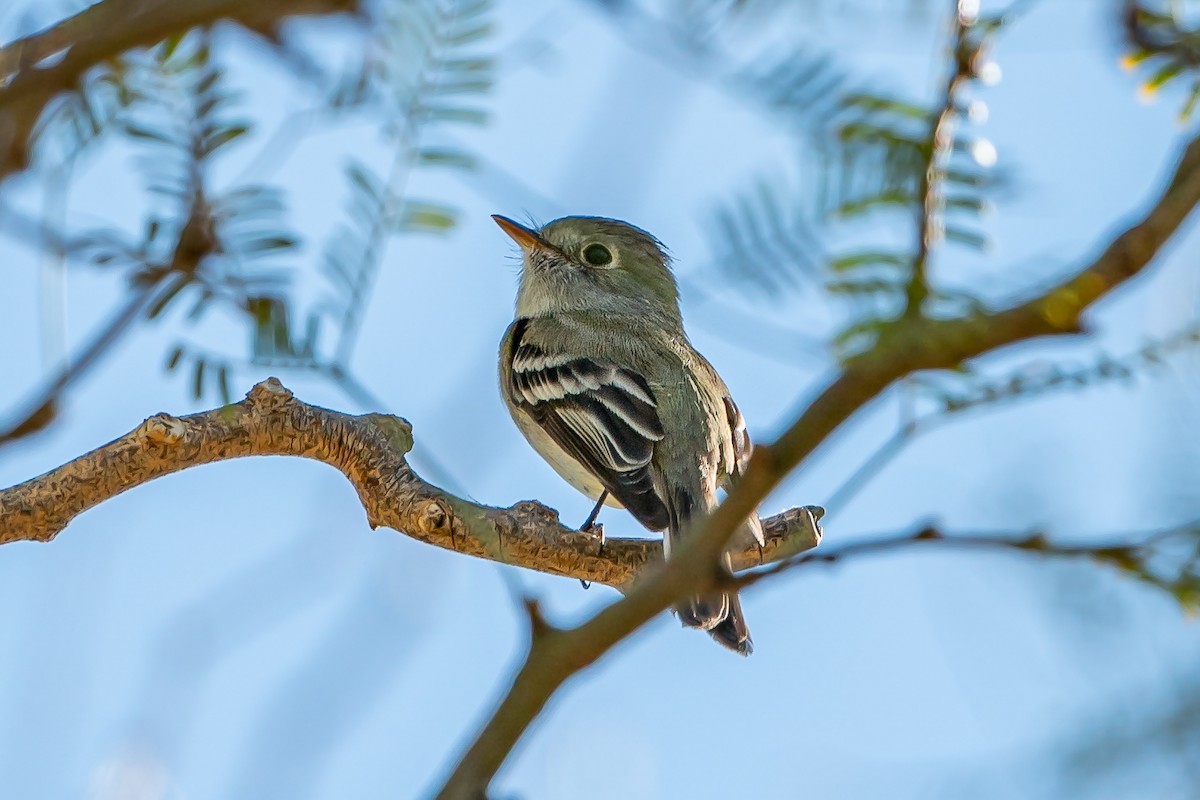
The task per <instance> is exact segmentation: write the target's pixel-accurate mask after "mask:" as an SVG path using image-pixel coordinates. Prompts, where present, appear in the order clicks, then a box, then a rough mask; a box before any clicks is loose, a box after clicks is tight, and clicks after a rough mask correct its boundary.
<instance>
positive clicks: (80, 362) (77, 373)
mask: <svg viewBox="0 0 1200 800" xmlns="http://www.w3.org/2000/svg"><path fill="white" fill-rule="evenodd" d="M160 285H161V284H155V285H153V286H150V287H147V288H145V289H142V290H139V291H137V292H135V293H134V295H133V296H132V297H130V298H129V299H128V300H126V301H125V304H124V305H123V306H121V308H120V310H118V311H117V313H116V314H114V315H113V317H112V319H111V320H109V322H108V324H106V325H105V326H104V327H102V328H101V329H100V331H99V332H98V333H97V334H96V335H95V336H94V337H92V340H91V341H90V342H89V343H88V344H87V345H86V346H85V347H84V348H83V350H82V351H80V353H79V355H78V356H77V357H76V358H74V359H72V360H71V361H70V363H68V364H67V366H66V368H65V369H63V370H62V371H61V372H59V373H58V374H57V375H55V376H54V377H53V378H52V379H50V380H49V381H47V382H46V384H45V385H44V386H42V387H41V388H40V389H38V390H37V391H35V392H34V393H33V397H32V398H31V399H30V400H27V401H26V402H24V403H22V404H21V406H20V407H19V408H18V410H16V411H15V412H14V413H13V414H12V415H10V419H13V420H14V421H13V422H11V423H8V424H7V425H6V426H5V427H4V428H2V429H0V447H3V446H4V445H7V444H12V443H13V442H15V441H17V440H18V439H23V438H24V437H26V436H29V435H30V434H33V433H37V432H38V431H40V430H42V429H43V428H45V427H46V426H47V425H49V424H50V423H51V422H53V421H54V418H55V417H56V416H57V413H58V408H57V407H58V401H59V398H60V397H61V396H62V394H63V393H64V392H66V391H67V390H68V389H69V388H71V386H73V385H74V384H75V382H76V381H78V380H79V379H80V378H82V377H83V376H84V375H86V374H87V373H88V371H89V370H91V368H92V367H94V366H95V365H96V363H97V362H99V360H100V359H101V358H102V357H103V356H104V354H105V353H107V352H108V351H109V350H110V349H111V348H112V347H113V346H114V345H115V344H116V343H117V342H118V341H119V340H120V339H121V337H122V336H124V335H125V333H126V332H127V331H128V330H129V328H130V326H132V325H133V323H134V322H136V321H137V320H138V318H139V317H141V315H142V312H143V311H144V309H145V308H147V307H148V306H149V305H150V300H151V298H152V297H153V296H154V295H155V294H156V293H157V290H158V288H159V286H160Z"/></svg>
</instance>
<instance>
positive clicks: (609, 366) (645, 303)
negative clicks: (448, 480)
mask: <svg viewBox="0 0 1200 800" xmlns="http://www.w3.org/2000/svg"><path fill="white" fill-rule="evenodd" d="M492 218H493V219H494V220H496V223H497V224H498V225H499V226H500V227H501V228H502V229H503V230H504V232H505V233H507V234H508V235H509V236H511V237H512V239H513V240H514V241H515V242H516V243H517V244H518V245H519V246H520V247H521V250H522V251H523V253H524V263H523V264H522V269H521V283H520V288H519V289H518V290H517V313H516V319H515V320H514V321H513V323H512V325H510V326H509V327H508V330H507V331H506V332H505V334H504V340H503V341H502V342H501V345H500V387H501V392H502V393H503V395H504V402H505V404H506V405H507V406H508V410H509V412H510V413H511V414H512V417H513V419H514V420H515V421H516V423H517V427H518V428H520V429H521V433H523V434H525V438H526V439H528V440H529V443H530V444H531V445H533V448H534V449H535V450H537V451H538V453H539V454H540V455H541V456H542V458H544V459H546V461H548V462H549V463H550V465H551V466H552V467H554V469H555V471H557V472H558V474H559V475H561V476H562V477H563V478H564V479H566V481H567V482H568V483H570V484H571V485H572V486H574V487H575V488H576V489H578V490H579V491H581V492H583V493H584V494H585V495H587V496H588V497H590V498H592V499H593V500H597V501H598V502H597V504H596V508H595V509H594V510H593V512H592V515H591V517H589V519H588V522H587V523H585V525H584V529H587V528H589V527H590V526H591V523H592V521H593V520H594V519H595V515H596V514H597V513H599V510H600V506H601V505H602V504H604V503H606V502H607V504H608V505H611V506H616V507H618V508H619V507H624V508H626V509H628V510H629V512H630V513H631V514H633V516H634V517H636V518H637V519H638V521H639V522H641V523H642V524H643V525H645V526H646V527H647V528H649V529H650V530H654V531H661V530H663V529H666V531H667V535H666V537H665V538H664V540H663V549H664V551H665V552H666V555H667V557H668V558H670V554H671V547H672V544H673V543H674V542H676V541H677V540H678V539H679V537H680V535H681V534H682V533H684V532H685V531H686V529H687V527H688V524H689V522H691V521H692V520H695V519H697V518H701V517H703V516H704V515H706V514H708V513H709V512H711V511H712V510H713V509H714V508H716V506H717V490H718V488H727V487H728V486H729V485H730V483H731V482H732V481H734V480H736V479H737V477H738V476H739V475H740V474H741V473H742V471H743V470H744V469H745V466H746V462H747V461H748V460H749V458H750V450H751V444H750V437H749V436H748V435H747V434H746V423H745V420H744V419H743V418H742V414H741V412H739V411H738V408H737V406H736V405H734V403H733V400H732V399H731V398H730V397H729V390H728V389H727V388H726V387H725V383H724V381H722V380H721V377H720V376H719V375H717V373H716V370H714V369H713V368H712V365H711V364H709V363H708V362H707V361H706V360H705V359H704V357H703V356H702V355H700V354H699V353H697V352H696V351H695V349H693V347H692V345H691V343H690V342H689V341H688V338H687V335H686V334H685V333H684V331H683V319H682V317H681V316H680V313H679V292H678V289H677V288H676V285H675V278H674V276H673V275H672V274H671V270H670V267H669V259H668V257H667V254H666V252H665V250H664V249H663V246H662V244H661V243H660V242H659V241H658V240H657V239H655V238H654V237H653V236H651V235H650V234H649V233H646V232H645V231H643V230H641V229H639V228H635V227H634V226H632V225H630V224H628V223H625V222H620V221H618V220H612V219H604V218H602V217H564V218H562V219H558V220H555V221H554V222H551V223H549V224H548V225H546V226H545V227H543V228H541V230H532V229H530V228H527V227H525V226H524V225H520V224H518V223H516V222H513V221H512V220H511V219H508V218H506V217H501V216H493V217H492ZM751 540H756V541H758V542H759V543H760V544H761V543H762V541H763V538H762V524H761V522H760V521H759V519H758V516H757V515H756V514H755V515H751V517H750V518H749V519H747V520H746V522H745V524H744V525H742V527H741V529H740V530H739V531H738V532H737V534H735V541H736V542H737V544H739V545H744V544H748V543H749V542H750V541H751ZM729 566H730V561H729V557H728V555H726V556H725V567H726V569H729ZM675 610H676V613H677V614H678V615H679V619H680V620H682V622H683V624H684V625H686V626H688V627H692V628H700V629H702V630H706V631H708V632H709V633H710V634H711V635H712V636H713V638H714V639H716V640H717V641H718V642H720V643H721V644H723V645H725V646H726V647H728V648H730V649H731V650H734V651H736V652H738V653H741V654H743V655H749V654H750V652H751V651H752V650H753V643H752V642H751V639H750V630H749V628H747V627H746V620H745V618H744V617H743V616H742V607H741V603H740V602H739V600H738V596H737V594H736V593H734V592H725V593H716V594H711V595H706V596H698V597H693V598H691V599H690V600H688V601H686V602H683V603H680V604H679V605H678V606H677V607H676V609H675Z"/></svg>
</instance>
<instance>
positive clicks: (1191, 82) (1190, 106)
mask: <svg viewBox="0 0 1200 800" xmlns="http://www.w3.org/2000/svg"><path fill="white" fill-rule="evenodd" d="M1188 4H1191V5H1192V6H1195V5H1196V4H1195V3H1194V1H1193V0H1185V2H1184V3H1179V2H1174V3H1167V2H1158V3H1150V4H1148V3H1143V2H1137V1H1136V0H1126V3H1125V34H1126V39H1127V40H1128V41H1129V44H1130V46H1131V50H1130V52H1129V53H1128V54H1126V56H1125V58H1124V59H1123V60H1122V63H1123V64H1124V66H1125V67H1126V68H1128V69H1131V70H1134V69H1136V70H1138V71H1139V72H1140V73H1141V74H1142V75H1143V76H1144V77H1143V78H1142V80H1141V83H1140V86H1139V91H1140V92H1141V93H1142V95H1143V96H1145V97H1152V96H1154V95H1156V94H1157V93H1158V92H1160V91H1161V90H1163V89H1164V88H1165V87H1167V86H1168V85H1172V86H1173V85H1175V84H1186V89H1185V96H1184V102H1183V105H1182V107H1181V108H1180V111H1179V116H1180V118H1181V119H1183V120H1187V119H1190V118H1191V116H1192V114H1193V113H1194V112H1195V110H1196V107H1197V105H1198V104H1200V30H1197V29H1195V28H1192V27H1189V26H1188V25H1186V24H1185V23H1184V21H1183V20H1182V19H1180V16H1181V13H1182V12H1183V9H1182V6H1184V5H1188ZM1193 16H1194V15H1193Z"/></svg>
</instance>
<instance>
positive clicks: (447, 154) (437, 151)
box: [417, 147, 475, 169]
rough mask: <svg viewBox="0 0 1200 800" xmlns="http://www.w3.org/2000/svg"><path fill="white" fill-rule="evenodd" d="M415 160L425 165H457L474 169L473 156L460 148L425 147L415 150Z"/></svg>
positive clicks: (461, 167)
mask: <svg viewBox="0 0 1200 800" xmlns="http://www.w3.org/2000/svg"><path fill="white" fill-rule="evenodd" d="M417 162H418V163H420V164H424V165H427V166H444V167H458V168H460V169H474V167H475V158H474V156H471V155H470V154H468V153H464V152H462V151H461V150H450V149H443V148H437V147H426V148H422V149H421V150H418V151H417Z"/></svg>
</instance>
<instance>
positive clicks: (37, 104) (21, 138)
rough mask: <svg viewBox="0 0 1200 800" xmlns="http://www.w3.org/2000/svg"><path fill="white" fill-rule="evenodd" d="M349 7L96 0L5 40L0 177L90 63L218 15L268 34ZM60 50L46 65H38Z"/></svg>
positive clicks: (350, 1) (22, 159)
mask: <svg viewBox="0 0 1200 800" xmlns="http://www.w3.org/2000/svg"><path fill="white" fill-rule="evenodd" d="M357 5H358V4H357V2H356V0H255V1H254V2H247V0H187V2H175V0H103V1H102V2H99V3H96V4H95V5H92V6H90V7H89V8H87V9H86V10H84V11H82V12H80V13H78V14H76V15H75V16H73V17H70V18H68V19H65V20H63V21H62V22H60V23H59V24H58V25H55V26H54V27H51V28H49V29H47V30H45V31H42V32H40V33H37V34H34V35H33V36H29V37H26V38H24V39H20V40H17V41H15V42H12V43H10V44H9V45H7V46H5V47H3V48H0V87H2V88H0V180H3V179H4V178H5V177H7V176H8V175H10V174H12V173H13V172H17V171H20V170H22V169H24V168H25V167H26V166H27V164H28V162H29V135H30V133H31V132H32V131H33V127H34V124H35V123H36V122H37V119H38V117H39V116H40V115H41V113H42V110H43V109H44V108H45V107H46V106H47V105H48V104H49V103H50V101H51V100H53V99H54V98H55V97H56V96H57V95H59V94H60V93H61V92H64V91H67V90H70V89H72V88H74V87H75V86H76V84H77V83H78V82H79V79H80V78H82V77H83V74H84V73H85V72H86V71H87V70H88V69H90V68H91V67H93V66H95V65H97V64H100V63H102V62H104V61H106V60H108V59H111V58H115V57H116V56H118V55H120V54H121V53H123V52H125V51H127V50H131V49H133V48H135V47H146V46H149V45H153V44H156V43H158V42H161V41H162V40H163V39H166V38H167V37H169V36H171V35H172V34H175V33H180V32H182V31H186V30H189V29H191V28H195V27H199V26H203V25H209V24H212V23H214V22H217V21H218V20H222V19H227V20H230V21H233V22H236V23H239V24H241V25H242V26H244V27H246V28H249V29H251V30H254V31H258V32H260V33H264V34H272V33H273V31H274V30H275V28H276V26H278V25H279V23H280V22H282V21H283V20H284V19H286V18H288V17H292V16H296V15H312V14H332V13H338V12H346V11H351V10H353V9H355V8H356V7H357ZM60 53H61V54H62V55H61V58H59V60H57V61H55V62H54V63H52V64H49V65H45V66H39V65H38V62H41V61H43V60H44V59H46V58H48V57H49V56H52V55H56V54H60ZM7 78H11V79H10V80H8V81H7V85H4V84H5V79H7Z"/></svg>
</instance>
